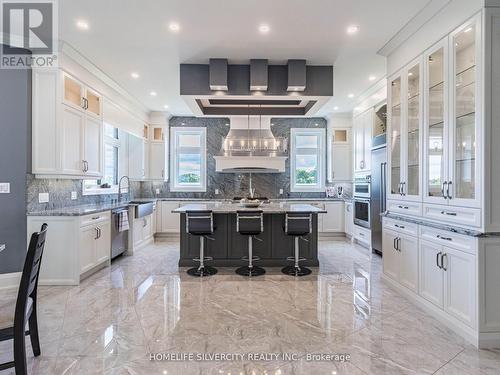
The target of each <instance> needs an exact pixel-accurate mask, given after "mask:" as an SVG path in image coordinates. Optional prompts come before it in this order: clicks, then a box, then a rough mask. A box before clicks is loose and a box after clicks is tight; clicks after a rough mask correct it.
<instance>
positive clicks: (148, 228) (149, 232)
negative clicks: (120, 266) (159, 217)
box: [132, 212, 156, 249]
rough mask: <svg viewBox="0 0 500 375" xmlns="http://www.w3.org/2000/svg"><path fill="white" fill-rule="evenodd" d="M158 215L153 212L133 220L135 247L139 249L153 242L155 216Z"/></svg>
mask: <svg viewBox="0 0 500 375" xmlns="http://www.w3.org/2000/svg"><path fill="white" fill-rule="evenodd" d="M154 215H156V213H155V212H153V213H152V214H151V215H148V216H144V217H140V218H135V219H134V221H133V224H132V226H133V238H134V249H137V248H139V247H141V246H143V245H146V244H148V243H150V242H151V240H152V239H153V236H154V227H153V224H154V219H153V216H154Z"/></svg>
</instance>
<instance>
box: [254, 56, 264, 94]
mask: <svg viewBox="0 0 500 375" xmlns="http://www.w3.org/2000/svg"><path fill="white" fill-rule="evenodd" d="M267 79H268V76H267V60H266V59H252V60H250V91H266V90H267Z"/></svg>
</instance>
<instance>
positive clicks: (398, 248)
mask: <svg viewBox="0 0 500 375" xmlns="http://www.w3.org/2000/svg"><path fill="white" fill-rule="evenodd" d="M396 246H397V250H398V251H399V252H401V237H398V240H397V241H396Z"/></svg>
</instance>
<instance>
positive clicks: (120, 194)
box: [118, 176, 130, 203]
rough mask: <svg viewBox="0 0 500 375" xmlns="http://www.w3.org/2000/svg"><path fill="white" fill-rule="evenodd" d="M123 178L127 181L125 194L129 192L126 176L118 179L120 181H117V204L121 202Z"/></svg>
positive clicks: (128, 181) (128, 180) (128, 182)
mask: <svg viewBox="0 0 500 375" xmlns="http://www.w3.org/2000/svg"><path fill="white" fill-rule="evenodd" d="M124 178H126V179H127V192H129V191H130V179H129V178H128V176H122V178H120V181H118V203H120V202H121V200H122V181H123V179H124Z"/></svg>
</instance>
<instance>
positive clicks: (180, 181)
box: [170, 127, 207, 192]
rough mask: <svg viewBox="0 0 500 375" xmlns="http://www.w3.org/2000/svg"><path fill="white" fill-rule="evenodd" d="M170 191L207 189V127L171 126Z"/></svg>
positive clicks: (202, 190)
mask: <svg viewBox="0 0 500 375" xmlns="http://www.w3.org/2000/svg"><path fill="white" fill-rule="evenodd" d="M170 131H171V137H170V140H171V150H172V157H171V158H170V161H171V166H170V172H171V178H170V181H171V185H170V191H189V192H196V191H201V192H205V191H207V174H206V171H207V160H206V149H207V146H206V144H207V130H206V128H185V127H182V128H171V129H170Z"/></svg>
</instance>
